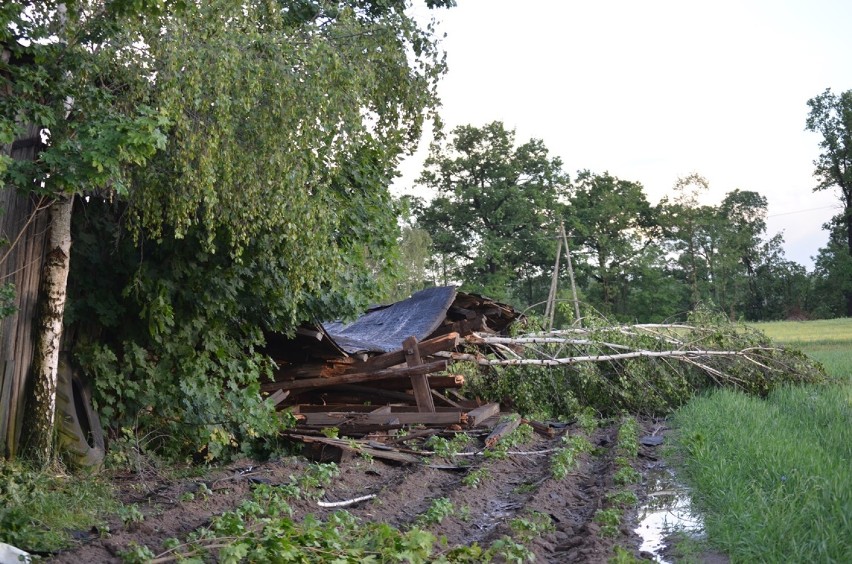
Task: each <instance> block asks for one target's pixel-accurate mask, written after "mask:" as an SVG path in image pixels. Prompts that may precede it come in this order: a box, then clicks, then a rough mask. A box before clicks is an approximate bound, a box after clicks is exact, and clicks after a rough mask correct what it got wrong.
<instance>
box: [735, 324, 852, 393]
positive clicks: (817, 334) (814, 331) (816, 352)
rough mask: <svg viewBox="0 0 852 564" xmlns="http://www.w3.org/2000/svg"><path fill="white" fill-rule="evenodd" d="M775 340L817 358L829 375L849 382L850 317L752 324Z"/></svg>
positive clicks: (851, 374)
mask: <svg viewBox="0 0 852 564" xmlns="http://www.w3.org/2000/svg"><path fill="white" fill-rule="evenodd" d="M752 327H756V328H757V329H760V330H761V331H763V332H764V333H765V334H766V336H767V337H769V338H770V339H772V340H773V341H775V342H776V343H778V344H780V345H784V346H788V347H794V348H797V349H800V350H802V351H804V352H805V353H807V354H808V355H809V356H810V357H811V358H814V359H816V360H818V361H820V362H821V363H822V364H823V366H825V370H826V372H828V374H829V375H831V376H834V377H837V378H841V379H845V380H846V381H847V382H852V318H844V319H821V320H817V321H773V322H770V323H754V324H752Z"/></svg>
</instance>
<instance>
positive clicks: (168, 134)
mask: <svg viewBox="0 0 852 564" xmlns="http://www.w3.org/2000/svg"><path fill="white" fill-rule="evenodd" d="M427 4H428V5H430V6H433V7H434V6H446V5H450V4H452V2H450V1H434V0H433V1H429V2H427ZM406 6H407V2H404V1H402V0H399V1H390V2H371V1H365V0H353V1H350V2H340V3H330V2H328V3H327V2H312V1H309V0H290V1H286V2H281V3H268V2H263V1H260V0H258V1H253V0H249V1H247V2H246V1H242V0H240V1H237V0H214V1H212V2H200V3H185V2H144V1H143V2H138V1H136V0H133V1H130V0H127V1H116V2H108V3H102V2H67V3H64V4H58V3H51V2H45V3H35V4H31V5H30V4H29V3H17V2H13V3H11V4H4V6H3V9H2V12H0V13H2V17H3V18H4V20H3V22H2V23H3V25H2V29H3V30H4V33H5V34H6V35H4V38H3V40H4V47H6V48H9V49H10V50H11V51H12V57H13V58H15V60H20V61H26V64H23V63H22V64H16V65H14V66H12V67H11V70H10V80H9V85H10V88H11V93H10V95H9V96H4V97H3V98H2V100H0V103H2V105H3V108H2V109H3V113H2V116H3V119H4V121H3V122H2V127H0V132H2V133H3V134H4V136H5V137H4V141H5V140H7V139H8V137H9V135H14V132H15V131H16V128H17V127H18V122H20V123H37V124H40V125H41V127H42V128H47V129H48V130H49V139H48V142H47V145H46V147H45V148H44V149H43V150H42V151H41V154H40V158H39V159H37V160H36V161H32V162H18V161H15V162H9V161H8V160H4V161H3V163H2V164H3V166H4V167H6V169H5V172H4V177H3V181H4V185H9V186H17V187H18V188H20V189H22V190H36V191H39V192H40V193H44V194H45V195H47V196H48V197H51V198H52V197H57V196H62V197H63V198H64V199H65V201H66V202H69V206H70V202H73V201H74V200H73V198H72V197H71V196H72V195H74V194H76V195H86V196H87V197H88V198H87V199H88V204H87V205H86V208H85V211H86V212H88V215H87V216H86V218H85V220H86V221H82V222H79V221H78V222H77V223H76V227H75V233H76V234H77V236H78V238H79V242H80V243H81V244H80V245H75V247H79V248H77V249H75V251H74V252H75V258H79V259H80V260H81V264H80V267H81V268H80V269H79V272H82V273H86V272H88V274H89V276H88V277H83V278H80V279H79V280H73V279H72V285H73V286H74V287H75V288H76V290H75V294H74V295H75V296H76V297H77V303H76V305H75V304H72V305H73V306H74V308H75V309H74V311H75V314H74V315H75V316H76V317H75V319H87V320H89V321H90V324H92V325H95V326H99V327H100V328H112V329H113V330H112V331H111V332H110V335H109V338H107V339H105V340H104V342H102V343H98V342H94V343H90V346H89V348H88V349H87V350H86V351H84V353H85V354H83V359H84V361H87V362H88V364H87V368H88V369H89V371H90V372H92V373H94V374H97V376H98V377H99V379H100V380H101V382H100V383H102V384H103V385H102V386H99V387H100V389H101V391H102V397H101V399H102V401H103V403H104V404H105V405H106V406H108V407H110V409H111V410H112V412H113V414H114V420H118V421H132V420H133V419H134V417H135V416H136V415H137V413H138V412H139V411H138V410H139V409H140V408H142V407H144V406H145V405H157V406H158V407H159V406H165V408H164V409H163V410H162V411H160V412H157V410H154V411H150V410H149V411H148V415H149V416H150V417H151V418H153V417H159V422H160V424H161V425H163V426H165V427H166V428H165V429H164V431H166V432H171V433H176V434H179V435H182V436H184V437H186V435H187V433H186V432H185V429H183V430H182V426H181V425H180V424H179V421H180V420H181V419H182V416H185V415H186V414H187V413H192V414H193V416H195V417H196V418H197V419H198V421H196V422H195V426H192V425H191V427H192V428H193V429H195V430H194V431H193V433H195V435H194V436H193V437H192V441H193V442H191V443H184V448H187V447H195V446H197V444H198V442H203V441H204V440H205V438H206V439H211V438H214V437H220V438H221V437H227V436H228V435H229V434H234V430H235V429H239V428H240V425H239V419H240V417H241V413H243V412H245V410H240V409H234V410H223V409H222V405H223V401H228V402H230V403H231V404H232V405H234V406H245V408H246V410H250V409H254V410H255V411H256V412H262V411H264V409H265V408H264V406H263V404H262V402H261V401H260V397H259V394H258V393H257V381H258V378H259V377H260V375H262V374H263V373H264V372H265V370H268V363H265V362H264V361H263V356H262V355H261V354H260V353H259V352H258V347H259V346H260V345H261V344H262V331H263V330H275V331H292V330H293V329H294V328H295V326H296V324H297V323H299V322H301V321H304V320H308V319H313V318H324V317H332V316H338V315H347V314H351V313H353V312H354V311H356V310H358V309H359V308H360V307H362V306H363V305H364V304H365V303H367V302H368V301H369V300H370V299H371V298H373V297H374V296H376V295H377V294H378V293H379V292H380V291H381V287H382V282H383V280H384V279H385V276H384V275H385V274H386V273H388V272H389V271H390V270H391V267H392V265H391V264H390V263H389V262H388V261H386V260H385V258H384V256H385V253H386V252H387V251H388V250H389V249H391V248H393V246H394V245H395V244H396V238H397V234H398V230H397V227H396V221H395V209H394V206H393V205H392V202H391V198H390V196H389V194H388V191H387V185H388V184H389V180H390V178H391V177H392V174H393V171H394V168H395V166H396V164H397V160H398V158H399V156H400V154H401V153H402V152H404V151H407V150H410V149H411V148H412V146H413V143H414V142H415V140H416V139H417V138H418V137H419V133H420V130H421V126H422V123H423V120H424V119H425V118H426V116H427V114H428V113H429V112H430V111H431V110H430V108H434V106H435V101H436V99H435V87H436V84H437V80H438V78H439V76H440V75H441V73H442V72H443V68H444V67H443V63H442V59H441V55H440V53H439V51H438V49H437V46H436V43H435V39H434V37H433V36H432V32H431V28H429V27H427V28H421V27H419V26H418V24H417V23H416V22H415V21H413V20H412V19H411V18H409V17H408V16H407V15H406V14H405V11H404V10H405V8H406ZM60 28H62V34H61V35H57V30H58V29H60ZM54 38H59V39H54ZM10 116H11V117H10ZM9 132H12V133H11V134H10V133H9ZM80 201H82V200H80ZM81 211H82V208H81ZM95 234H97V236H95ZM85 260H91V261H92V262H91V263H89V264H88V265H87V264H85V262H83V261H85ZM93 264H98V265H100V266H101V267H102V268H103V270H101V271H100V272H98V271H96V270H94V269H93V268H92V265H93ZM131 264H132V265H135V267H134V268H133V269H132V270H131V269H130V268H126V269H125V270H122V269H121V268H117V270H118V273H117V274H116V279H117V280H115V281H111V282H110V283H107V282H104V281H102V280H97V278H98V277H99V276H100V277H101V278H102V277H103V272H110V269H111V268H112V265H125V266H128V265H131ZM75 272H77V271H75ZM118 281H121V282H120V283H119V282H118ZM92 287H101V288H104V289H108V290H110V291H109V292H105V293H103V294H100V295H95V296H91V295H89V294H87V293H86V292H85V290H86V289H89V288H92ZM87 308H88V309H87ZM60 313H61V312H60ZM89 313H91V314H92V315H88V314H89ZM59 318H60V319H61V315H60V317H59ZM140 319H141V321H142V323H140ZM96 330H97V329H96ZM96 330H95V331H94V332H95V333H96ZM125 377H126V379H125ZM116 386H117V387H116ZM134 386H135V387H134ZM223 390H225V391H224V392H223ZM128 391H129V392H130V393H125V392H128ZM223 396H224V397H223ZM146 402H148V403H146ZM222 412H224V415H221V416H220V414H221V413H222ZM176 415H177V417H176ZM260 415H262V414H260ZM122 418H123V419H122ZM258 420H259V419H258ZM184 427H185V426H184ZM244 431H246V430H245V429H244ZM249 431H250V432H248V435H249V436H250V435H251V434H252V433H254V434H256V433H257V431H258V428H253V429H249ZM214 442H215V441H212V442H211V441H210V440H208V446H210V445H213V443H214ZM220 442H223V443H225V444H228V443H229V442H230V439H227V438H226V439H224V440H220ZM213 446H215V445H213ZM208 452H211V453H212V452H213V451H212V450H210V449H208Z"/></svg>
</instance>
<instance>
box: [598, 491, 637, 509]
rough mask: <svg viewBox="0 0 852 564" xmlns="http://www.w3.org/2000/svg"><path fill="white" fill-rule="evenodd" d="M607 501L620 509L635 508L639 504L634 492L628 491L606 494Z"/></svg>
mask: <svg viewBox="0 0 852 564" xmlns="http://www.w3.org/2000/svg"><path fill="white" fill-rule="evenodd" d="M606 497H607V501H608V502H609V503H611V504H612V505H617V506H620V507H636V505H637V504H638V503H639V498H638V496H637V495H636V493H635V492H632V491H630V490H621V491H618V492H612V493H609V494H607V496H606Z"/></svg>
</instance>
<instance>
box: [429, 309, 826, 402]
mask: <svg viewBox="0 0 852 564" xmlns="http://www.w3.org/2000/svg"><path fill="white" fill-rule="evenodd" d="M467 342H468V343H469V344H471V345H475V346H476V347H477V349H478V350H479V351H481V350H482V348H483V347H486V348H487V350H490V351H491V352H490V354H483V353H481V352H463V353H459V352H454V353H439V355H440V356H444V357H446V358H450V359H452V360H454V361H458V362H468V363H471V364H472V365H474V366H475V368H474V369H472V370H469V372H471V373H472V374H471V375H470V376H468V378H467V380H466V381H467V382H468V387H469V389H471V391H473V392H475V393H477V394H478V395H480V396H483V397H486V398H488V399H491V400H500V401H503V402H505V403H510V404H513V405H514V407H515V408H516V409H518V410H519V411H520V412H521V413H524V414H533V415H536V416H546V417H555V416H556V417H558V416H570V415H572V414H574V413H576V412H577V411H578V410H579V409H580V408H581V407H585V406H589V407H592V408H594V409H595V410H597V411H600V412H602V413H615V412H618V411H621V410H628V411H631V412H637V413H648V414H660V413H666V412H668V411H670V410H672V409H674V408H676V407H677V406H679V405H681V404H683V403H684V402H685V401H687V400H688V399H689V398H690V397H692V396H693V395H694V394H695V393H697V392H699V391H701V390H703V389H706V388H709V387H721V386H726V387H733V388H736V389H740V390H743V391H745V392H747V393H751V394H757V395H765V394H767V393H768V392H769V391H770V390H772V389H774V388H775V387H777V386H779V385H782V384H785V383H820V382H824V381H826V380H827V377H826V375H825V372H824V371H823V369H822V366H821V365H820V364H819V363H818V362H816V361H813V360H811V359H809V358H808V357H806V356H805V355H804V354H802V353H801V352H799V351H796V350H792V349H788V348H783V347H778V346H776V345H774V344H772V343H771V342H770V341H769V339H768V338H767V337H766V336H765V335H763V333H761V332H760V331H758V330H756V329H754V328H751V327H748V326H746V325H743V324H737V323H731V322H729V321H728V320H727V318H725V317H724V316H721V315H715V314H713V313H711V312H707V311H699V312H696V313H694V314H692V315H690V318H689V320H688V322H686V323H677V324H637V325H621V324H610V323H608V322H607V321H606V320H604V319H593V320H586V327H582V328H581V327H573V328H568V329H562V330H557V331H548V332H537V333H530V334H525V335H517V336H514V337H494V336H486V335H479V334H474V335H472V336H470V337H468V338H467Z"/></svg>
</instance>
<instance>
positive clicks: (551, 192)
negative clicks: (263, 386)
mask: <svg viewBox="0 0 852 564" xmlns="http://www.w3.org/2000/svg"><path fill="white" fill-rule="evenodd" d="M419 184H421V185H422V186H424V187H426V188H428V189H430V190H431V191H432V192H433V194H434V197H433V198H432V200H431V201H429V202H426V201H424V200H419V199H415V198H410V197H406V198H405V201H406V203H407V204H408V209H409V211H410V214H409V216H408V218H407V219H408V223H407V226H406V227H405V228H404V229H403V239H402V252H403V257H404V262H405V263H406V264H407V265H409V270H408V278H407V279H406V280H405V283H404V284H403V285H402V287H401V288H400V290H401V293H405V292H407V291H410V290H411V289H414V288H416V287H417V286H421V285H430V284H448V283H450V284H451V283H462V284H463V286H464V288H465V289H466V290H467V291H472V292H481V293H484V294H487V295H489V296H491V297H494V298H497V299H502V300H507V301H509V302H511V303H513V304H516V305H518V306H520V307H522V308H524V307H530V308H532V310H533V311H539V312H541V311H543V310H544V302H545V301H546V300H547V297H548V293H549V289H550V286H551V279H552V274H553V270H554V268H555V259H556V255H557V245H558V241H559V239H560V225H564V229H565V231H566V233H567V240H568V244H569V246H570V248H571V258H572V263H573V269H574V276H575V278H576V281H577V287H578V292H579V295H580V297H579V299H580V300H581V301H582V302H583V303H584V304H585V305H586V307H593V308H595V309H596V310H598V311H600V312H602V313H605V314H607V315H610V316H614V317H616V318H618V319H621V320H625V321H639V322H654V321H661V320H664V319H669V318H673V317H676V316H678V315H680V314H682V313H684V312H687V311H690V310H693V309H694V308H695V307H696V306H697V305H699V304H703V305H707V306H710V307H713V308H716V309H719V310H721V311H723V312H725V313H726V314H727V315H728V316H729V317H730V318H732V319H746V320H749V321H757V320H773V319H786V318H807V317H836V316H839V315H844V314H845V307H846V304H845V294H844V292H846V291H847V288H846V286H847V285H848V284H849V282H848V280H849V279H852V276H850V274H849V271H848V262H849V261H848V256H847V253H845V245H844V244H843V243H844V241H843V239H844V233H843V230H842V229H841V225H840V219H839V218H840V216H838V218H836V219H835V221H834V222H833V223H832V224H831V225H827V226H825V227H826V228H828V229H830V234H831V235H830V238H829V242H828V245H827V246H826V247H824V248H822V249H820V251H819V253H818V256H817V257H816V263H815V270H814V272H812V273H808V272H807V271H806V269H805V268H804V267H803V266H802V265H800V264H797V263H795V262H793V261H790V260H788V259H787V258H786V257H785V256H784V250H783V243H784V240H783V237H782V235H781V234H768V233H767V230H766V214H767V200H766V197H765V196H763V195H761V194H759V193H757V192H753V191H748V190H741V189H737V190H733V191H731V192H729V193H727V194H726V195H725V196H724V198H723V199H722V201H721V202H720V203H718V204H716V205H706V204H702V203H700V201H701V200H702V198H701V196H702V194H703V193H705V192H706V191H707V190H708V189H709V185H708V182H707V180H706V179H704V178H703V177H701V176H700V175H698V174H692V175H690V176H687V177H684V178H680V179H678V180H677V182H676V184H675V185H674V187H673V189H672V191H671V194H670V196H668V197H666V198H664V199H663V200H662V201H661V202H659V203H658V204H657V205H652V204H650V203H649V202H648V200H647V197H646V194H645V192H644V189H643V186H642V185H641V184H640V183H639V182H635V181H631V180H625V179H620V178H617V177H615V176H613V175H611V174H609V173H608V172H592V171H588V170H584V171H580V172H578V173H577V174H576V175H575V176H573V177H571V176H569V174H567V173H566V172H565V171H563V170H562V162H561V161H560V159H559V158H555V157H552V156H551V155H550V154H549V152H548V150H547V148H546V147H545V146H544V144H543V143H542V141H540V140H535V139H533V140H530V141H527V142H525V143H521V144H517V143H516V140H515V134H514V132H513V131H511V130H507V129H506V127H505V126H504V125H503V124H502V123H500V122H493V123H490V124H487V125H485V126H483V127H474V126H463V127H459V128H456V129H455V130H454V131H453V132H452V135H451V136H450V138H449V140H448V141H447V142H446V143H443V144H435V145H433V147H432V150H431V152H430V156H429V157H428V159H427V161H426V164H425V168H424V171H423V173H422V175H421V176H420V178H419ZM558 268H559V277H560V281H561V282H560V286H559V288H560V290H559V294H558V297H559V298H560V299H561V300H565V301H569V300H571V299H572V296H571V292H570V285H569V283H568V280H569V276H568V272H567V269H568V264H567V261H566V260H565V258H564V249H563V258H562V260H561V261H560V264H559V267H558ZM560 311H561V312H562V315H568V316H570V311H571V308H560Z"/></svg>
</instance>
